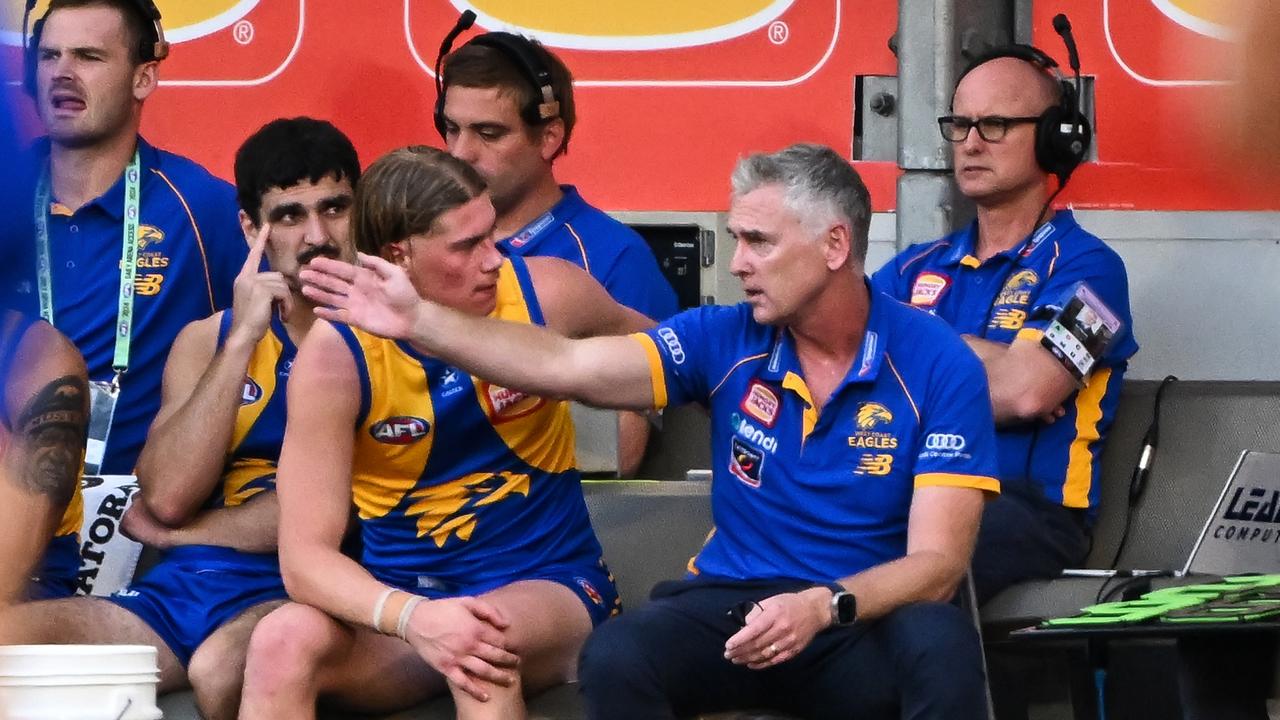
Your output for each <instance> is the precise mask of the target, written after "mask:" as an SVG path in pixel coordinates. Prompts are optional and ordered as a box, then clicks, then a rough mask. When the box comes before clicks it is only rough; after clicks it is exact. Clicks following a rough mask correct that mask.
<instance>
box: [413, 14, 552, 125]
mask: <svg viewBox="0 0 1280 720" xmlns="http://www.w3.org/2000/svg"><path fill="white" fill-rule="evenodd" d="M475 21H476V14H475V13H474V12H472V11H470V10H467V11H465V12H463V13H462V16H461V17H459V18H458V22H457V24H456V25H454V26H453V29H452V30H450V31H449V34H447V35H445V36H444V42H442V43H440V54H438V55H436V109H435V123H436V132H438V133H440V137H442V138H443V137H444V136H445V120H444V98H445V93H446V92H447V91H448V87H446V86H445V83H444V73H442V72H441V67H442V66H443V64H444V58H445V56H446V55H448V54H449V50H450V49H451V48H452V47H453V41H454V40H456V39H457V38H458V36H459V35H461V34H462V33H463V31H465V30H466V29H467V28H469V27H471V26H472V24H474V23H475ZM467 45H480V46H482V47H488V48H493V49H494V50H497V51H498V52H501V53H502V54H503V55H505V56H506V57H507V59H508V60H510V61H511V62H512V63H513V64H514V65H515V66H516V67H517V68H519V69H520V72H521V74H523V75H524V76H525V79H527V80H528V81H529V86H530V87H532V88H533V89H534V93H535V95H534V99H533V102H531V103H529V104H528V105H526V106H525V107H523V108H521V109H520V117H522V118H523V119H524V121H525V122H526V123H528V124H529V125H541V124H542V123H545V122H547V121H548V120H554V119H556V118H558V117H560V98H559V97H557V96H556V90H555V86H554V84H553V83H552V78H551V70H550V69H549V68H548V67H547V62H546V58H545V52H546V51H544V50H541V49H540V48H538V47H537V46H535V45H534V44H533V42H532V41H530V40H529V39H528V38H526V37H523V36H521V35H515V34H513V33H508V32H488V33H485V34H483V35H477V36H475V37H474V38H472V39H471V40H469V41H468V42H467V44H466V45H463V47H466V46H467Z"/></svg>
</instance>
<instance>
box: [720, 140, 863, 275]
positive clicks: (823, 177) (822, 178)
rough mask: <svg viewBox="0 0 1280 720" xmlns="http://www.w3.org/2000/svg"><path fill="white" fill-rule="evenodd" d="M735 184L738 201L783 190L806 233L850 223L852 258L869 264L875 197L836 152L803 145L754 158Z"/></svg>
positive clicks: (742, 164)
mask: <svg viewBox="0 0 1280 720" xmlns="http://www.w3.org/2000/svg"><path fill="white" fill-rule="evenodd" d="M731 182H732V185H733V195H734V197H741V196H743V195H746V194H747V193H749V192H751V191H753V190H757V189H759V188H761V187H764V186H767V185H780V186H782V190H783V195H782V197H783V200H782V202H783V205H784V206H786V208H787V209H788V210H790V211H792V212H793V213H795V214H796V217H797V218H799V220H800V223H801V224H802V225H803V226H804V228H805V229H806V230H808V231H810V232H812V233H814V234H815V235H816V234H819V233H823V232H825V231H826V230H827V229H828V228H830V227H831V226H832V225H838V224H845V225H848V227H849V231H850V235H851V236H852V243H851V244H852V247H851V251H852V255H853V257H854V258H855V259H856V260H857V261H858V262H859V263H863V262H865V261H866V259H867V233H868V231H869V230H870V227H871V194H870V193H869V192H867V186H866V185H864V184H863V182H862V178H861V177H859V176H858V171H857V170H854V169H853V166H852V165H850V164H849V162H848V161H847V160H845V159H844V158H842V157H840V154H839V153H837V152H836V151H835V150H832V149H831V148H829V147H827V146H825V145H816V144H812V143H797V144H795V145H792V146H790V147H787V148H783V149H782V150H779V151H778V152H775V153H756V154H754V155H748V156H747V157H744V158H742V159H741V160H739V161H738V165H737V166H736V167H735V168H734V169H733V177H732V180H731Z"/></svg>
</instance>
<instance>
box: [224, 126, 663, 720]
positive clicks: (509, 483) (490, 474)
mask: <svg viewBox="0 0 1280 720" xmlns="http://www.w3.org/2000/svg"><path fill="white" fill-rule="evenodd" d="M494 220H495V212H494V209H493V205H492V204H491V203H490V202H489V196H488V194H487V193H486V192H485V184H484V180H483V179H481V177H480V176H479V175H478V174H477V173H476V171H475V170H474V169H473V168H472V167H471V166H469V165H468V164H467V163H465V162H462V161H461V160H459V159H457V158H455V157H452V156H450V155H448V154H447V153H445V152H443V151H441V150H437V149H435V148H429V147H424V146H419V147H409V148H403V149H400V150H396V151H394V152H392V153H390V154H388V155H386V156H384V157H382V158H380V159H379V160H378V161H376V162H375V163H373V164H372V165H370V166H369V168H368V169H367V171H366V172H365V175H364V176H363V178H362V179H361V181H360V187H359V188H358V189H357V192H356V209H355V213H354V215H353V232H354V233H355V239H356V243H357V247H359V248H360V249H361V250H362V251H363V252H365V253H368V254H369V255H370V256H373V255H377V256H380V257H382V258H385V262H389V263H395V265H396V266H397V267H401V268H403V269H404V272H406V273H408V276H409V277H411V278H412V281H411V285H410V290H409V292H411V293H413V294H414V297H418V296H419V293H420V294H421V296H422V297H429V298H432V299H433V300H434V301H436V302H439V303H441V304H443V305H447V306H448V307H451V308H454V309H455V310H456V311H458V312H460V313H464V314H466V315H469V316H479V317H484V316H491V317H499V318H504V319H507V320H510V321H512V322H514V323H521V324H525V325H545V326H547V327H548V328H550V329H552V330H554V331H555V332H558V333H563V334H565V335H570V336H584V335H594V334H601V333H608V332H631V331H635V330H638V329H641V328H645V327H649V326H650V325H652V322H651V321H649V320H647V319H646V318H644V317H643V316H642V315H640V314H639V313H637V312H635V311H632V310H630V309H628V308H626V307H624V306H622V305H619V304H617V303H615V302H613V301H612V300H610V298H609V295H608V294H607V293H606V292H605V291H604V289H603V288H601V287H600V286H599V284H597V283H596V282H595V281H594V280H592V279H591V277H590V276H589V275H588V274H587V273H586V272H584V271H583V270H582V269H580V268H578V267H576V266H574V265H573V264H571V263H568V262H565V261H563V260H559V259H555V258H528V259H525V258H520V257H506V258H504V257H503V256H502V255H501V254H500V253H499V252H498V250H497V248H496V246H495V242H494ZM323 261H324V258H321V259H317V260H316V261H315V262H317V263H318V262H323ZM316 312H317V313H319V312H321V309H320V308H319V307H317V308H316ZM289 390H290V391H289V428H288V431H287V432H286V435H285V442H284V450H283V452H282V454H281V456H280V476H279V482H278V488H279V489H278V492H279V495H280V563H281V570H282V571H283V573H284V578H285V584H286V585H287V586H288V588H289V596H290V598H291V599H293V600H294V601H295V603H294V604H290V605H286V606H285V607H283V608H280V609H279V610H277V611H275V612H274V613H272V614H271V615H269V616H267V618H266V619H264V620H263V621H262V623H260V624H259V625H258V627H257V629H256V630H255V631H254V634H253V640H252V643H251V646H250V651H249V663H248V667H247V669H246V672H245V689H244V704H243V717H245V718H269V719H270V720H280V719H283V718H313V717H315V712H316V702H317V699H320V700H321V701H323V702H326V703H328V704H331V705H334V706H337V707H340V708H342V709H344V710H358V711H363V712H375V711H376V712H388V711H392V710H397V709H401V708H404V707H407V706H411V705H414V704H416V703H418V702H421V701H422V700H424V699H426V698H428V697H431V696H434V695H439V694H442V693H445V692H450V693H451V694H452V696H453V700H454V703H455V705H456V707H457V710H458V717H460V718H463V719H464V720H478V719H479V718H494V719H499V718H501V719H502V720H516V719H518V718H522V717H525V715H526V709H525V705H524V700H523V696H524V695H525V694H531V693H536V692H539V691H540V690H542V689H544V688H546V687H548V686H550V685H554V684H558V683H562V682H565V681H566V680H569V679H572V678H573V677H574V676H575V667H576V659H577V656H578V651H579V649H580V648H581V646H582V642H583V641H584V640H585V639H586V637H587V634H588V633H589V632H591V629H592V627H593V626H596V625H598V624H599V623H601V622H603V621H604V620H605V619H606V618H608V617H609V616H610V615H611V614H613V613H615V612H617V610H618V601H617V591H616V589H615V588H614V584H613V578H612V577H611V576H610V575H609V571H608V569H607V568H606V567H605V565H604V560H603V558H602V557H601V549H600V544H599V542H598V541H597V540H596V537H595V534H594V532H593V531H592V529H591V522H590V519H589V518H588V516H587V508H586V502H585V500H584V499H583V496H582V488H581V485H580V482H579V478H578V472H577V470H576V469H575V468H574V440H573V424H572V421H571V419H570V417H569V409H568V407H567V404H566V403H564V402H560V401H557V400H553V399H548V398H544V397H539V396H535V395H531V394H528V393H526V392H523V391H520V390H519V389H516V388H513V387H512V386H502V385H497V384H494V383H490V382H485V381H483V380H481V379H479V378H476V377H473V376H471V375H469V374H467V373H466V372H465V371H463V370H460V369H458V368H457V367H456V366H453V365H451V364H450V363H448V362H444V361H442V360H440V359H439V358H437V357H434V356H432V355H431V354H427V353H424V352H422V351H421V350H420V349H419V348H417V347H415V346H413V345H410V344H408V343H404V342H396V341H391V340H386V339H383V338H379V337H376V336H374V335H370V334H368V333H366V332H363V331H360V330H357V329H355V328H351V327H347V326H345V325H339V324H329V323H317V324H316V326H315V327H314V328H313V329H312V331H311V333H310V334H309V335H308V336H307V341H306V343H305V344H304V345H303V346H302V348H301V349H300V350H299V353H298V362H297V365H296V366H295V367H294V374H293V380H292V382H291V384H290V389H289ZM553 397H554V396H553ZM353 505H354V508H355V511H356V516H357V521H358V525H359V528H360V534H361V538H362V541H363V548H364V549H363V555H362V556H361V558H360V559H359V560H358V561H357V560H355V559H352V558H349V557H347V556H345V555H343V554H342V552H341V551H340V550H339V545H340V543H341V541H342V537H343V534H344V532H345V530H346V528H347V521H348V518H349V517H350V514H351V510H352V506H353Z"/></svg>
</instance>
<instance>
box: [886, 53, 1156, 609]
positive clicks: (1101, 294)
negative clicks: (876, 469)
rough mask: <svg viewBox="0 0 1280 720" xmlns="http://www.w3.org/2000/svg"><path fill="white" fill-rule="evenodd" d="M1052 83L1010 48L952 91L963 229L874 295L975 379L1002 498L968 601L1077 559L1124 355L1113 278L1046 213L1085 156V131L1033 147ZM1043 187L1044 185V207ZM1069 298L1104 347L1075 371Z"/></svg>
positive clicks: (1106, 255) (1052, 128)
mask: <svg viewBox="0 0 1280 720" xmlns="http://www.w3.org/2000/svg"><path fill="white" fill-rule="evenodd" d="M1054 73H1056V64H1055V63H1054V62H1053V60H1052V59H1050V58H1049V57H1048V56H1047V55H1045V54H1044V53H1043V52H1041V51H1039V50H1036V49H1034V48H1030V47H1027V46H1015V47H1012V48H1002V49H1000V50H997V51H994V52H992V53H991V54H989V55H987V56H985V57H983V58H980V59H979V60H978V61H976V62H975V63H974V64H972V65H971V66H970V67H969V68H968V69H967V70H966V71H965V72H964V73H963V74H962V75H961V77H960V81H959V83H958V84H957V86H956V89H955V94H954V95H953V97H952V114H951V115H948V116H945V117H942V118H939V120H938V124H939V127H940V128H941V131H942V135H943V137H944V138H946V139H947V140H948V141H950V142H951V143H952V149H953V153H954V165H955V179H956V184H957V185H958V186H959V188H960V191H961V192H962V193H964V195H965V196H966V197H968V198H970V199H972V200H973V201H974V203H975V204H976V205H977V219H976V220H975V221H974V222H973V223H971V224H970V225H969V226H968V227H966V228H963V229H961V230H958V231H956V232H954V233H952V234H950V235H948V236H946V237H944V238H942V239H940V240H937V241H935V242H931V243H925V244H921V245H917V246H914V247H911V248H908V249H907V250H906V251H904V252H903V253H901V254H899V255H898V256H897V257H895V258H894V259H893V260H891V261H890V262H889V263H888V264H887V265H886V266H885V267H884V268H882V269H881V270H880V271H879V272H877V273H876V274H875V276H874V277H873V279H872V284H873V286H874V287H875V288H876V289H877V290H879V291H881V292H885V293H888V294H889V295H892V296H894V297H896V298H897V299H899V300H901V301H903V302H907V303H910V304H912V305H914V306H916V307H919V308H921V309H924V310H926V311H927V312H930V313H932V314H935V315H938V316H939V317H941V318H943V319H945V320H946V321H947V322H948V323H950V324H951V325H952V326H953V327H954V328H955V329H956V330H957V331H958V332H960V333H961V334H962V336H963V337H964V339H965V341H966V342H967V343H968V344H969V347H970V348H972V349H973V351H974V352H975V353H977V355H978V357H979V358H981V359H982V362H983V365H984V366H985V368H986V371H987V378H988V381H989V384H990V388H991V404H992V408H993V410H994V411H995V420H996V425H997V429H998V432H997V444H998V448H999V455H1000V482H1001V486H1002V487H1003V489H1004V492H1003V493H1002V494H1001V496H1000V498H999V499H998V500H995V501H993V502H990V503H988V504H987V506H986V508H985V510H984V513H983V519H982V526H981V531H980V533H979V537H978V546H977V550H976V552H975V554H974V560H973V577H974V580H975V583H976V586H977V592H978V598H979V601H985V600H987V599H989V598H991V597H992V596H994V595H995V594H996V593H997V592H999V591H1000V590H1001V589H1003V588H1005V587H1007V586H1009V585H1012V584H1013V583H1015V582H1018V581H1021V580H1027V579H1032V578H1049V577H1054V576H1056V575H1057V574H1059V573H1060V572H1061V570H1062V569H1063V568H1064V567H1070V566H1073V565H1077V564H1079V563H1080V562H1082V561H1083V560H1084V559H1085V556H1086V555H1087V554H1088V551H1089V543H1090V534H1091V527H1092V523H1093V519H1094V517H1095V515H1096V511H1097V504H1098V500H1099V495H1100V493H1099V487H1098V482H1097V481H1098V472H1099V470H1100V463H1099V457H1100V455H1101V453H1102V447H1103V441H1104V439H1105V438H1106V435H1107V431H1108V430H1109V429H1110V427H1111V423H1112V420H1113V419H1114V417H1115V411H1116V405H1117V403H1118V401H1119V398H1120V385H1121V379H1122V376H1123V375H1124V371H1125V367H1126V364H1127V361H1128V358H1129V357H1130V356H1132V355H1133V354H1134V353H1135V352H1137V349H1138V346H1137V343H1136V342H1135V341H1134V337H1133V333H1132V331H1131V327H1132V322H1131V320H1130V315H1129V291H1128V280H1127V278H1126V275H1125V269H1124V263H1123V262H1122V261H1121V259H1120V257H1119V256H1118V255H1117V254H1116V253H1115V252H1114V251H1113V250H1111V248H1109V247H1107V246H1106V245H1105V244H1104V243H1103V242H1102V241H1101V240H1099V239H1098V238H1097V237H1095V236H1093V235H1091V234H1090V233H1088V232H1087V231H1085V230H1084V229H1083V228H1081V227H1080V225H1078V224H1077V223H1076V220H1075V218H1074V217H1073V216H1072V213H1071V211H1070V210H1059V211H1057V212H1054V211H1053V210H1052V206H1051V204H1052V201H1053V199H1054V197H1055V196H1056V195H1057V193H1058V192H1059V191H1061V189H1062V186H1063V185H1064V184H1065V182H1066V179H1067V177H1069V176H1070V173H1071V170H1073V169H1074V168H1075V166H1076V165H1077V164H1079V161H1080V159H1081V158H1082V157H1083V154H1084V151H1085V149H1087V143H1088V137H1087V128H1086V129H1085V130H1084V133H1085V138H1084V143H1085V147H1084V148H1079V147H1077V148H1074V151H1075V155H1074V157H1072V158H1068V159H1066V160H1064V159H1063V157H1062V152H1061V151H1060V150H1055V149H1054V148H1052V147H1049V146H1050V145H1051V143H1050V140H1052V139H1055V138H1051V137H1046V135H1054V133H1055V132H1066V131H1065V130H1063V129H1061V123H1060V122H1059V121H1058V118H1066V119H1069V120H1071V119H1074V117H1075V116H1074V115H1073V113H1074V112H1075V98H1074V93H1073V91H1072V90H1071V89H1070V86H1069V85H1067V84H1065V83H1063V82H1061V79H1060V76H1055V74H1054ZM1046 116H1048V118H1046ZM1046 119H1048V120H1052V122H1046V121H1045V120H1046ZM1080 122H1081V123H1083V120H1081V121H1080ZM1070 137H1071V136H1070V135H1068V139H1069V138H1070ZM1068 152H1070V151H1068ZM1055 153H1057V155H1056V156H1055ZM1050 175H1057V177H1058V181H1057V183H1056V185H1057V187H1056V188H1055V189H1053V192H1052V194H1051V193H1050V189H1051V187H1053V185H1054V183H1051V182H1050V178H1049V176H1050ZM1082 287H1083V288H1085V289H1084V290H1081V288H1082ZM1082 295H1083V296H1085V297H1087V298H1091V301H1092V302H1093V303H1094V304H1092V305H1090V304H1087V303H1086V305H1085V307H1084V308H1083V309H1081V310H1079V312H1093V313H1097V314H1098V316H1100V317H1104V318H1108V319H1109V320H1110V321H1111V325H1110V326H1109V327H1108V328H1107V330H1108V332H1114V333H1115V337H1114V338H1108V342H1107V344H1106V345H1105V347H1103V348H1102V351H1101V352H1096V353H1095V355H1096V357H1084V358H1083V359H1082V358H1079V357H1077V358H1075V359H1077V360H1081V362H1080V363H1078V364H1075V363H1073V362H1072V353H1071V352H1070V351H1062V350H1060V349H1059V348H1057V347H1052V346H1051V345H1052V342H1051V341H1052V338H1053V337H1054V336H1055V332H1056V329H1057V328H1060V327H1063V325H1056V324H1055V321H1056V320H1057V319H1058V316H1059V315H1062V314H1063V313H1064V311H1063V308H1066V307H1068V301H1069V300H1072V299H1073V298H1076V297H1080V296H1082ZM1064 322H1065V318H1064ZM1046 335H1048V339H1046ZM1078 340H1079V341H1080V343H1081V344H1082V345H1083V344H1087V343H1089V342H1093V341H1092V339H1090V338H1078ZM1067 341H1068V342H1070V341H1071V339H1070V338H1067ZM1090 346H1091V347H1096V343H1095V344H1093V345H1090Z"/></svg>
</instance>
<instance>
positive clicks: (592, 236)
mask: <svg viewBox="0 0 1280 720" xmlns="http://www.w3.org/2000/svg"><path fill="white" fill-rule="evenodd" d="M560 189H561V190H562V191H564V197H563V198H561V199H560V202H558V203H556V204H555V206H553V207H552V208H551V209H550V210H548V211H547V212H545V213H543V214H542V215H541V216H539V217H538V219H536V220H534V221H533V222H531V223H529V224H528V225H526V226H525V227H524V229H522V230H521V231H520V232H518V233H516V234H515V235H512V236H511V237H509V238H506V239H505V240H502V241H500V242H499V243H498V249H499V250H501V251H502V252H503V253H504V254H506V255H519V256H524V257H558V258H560V259H562V260H568V261H569V262H571V263H573V264H575V265H577V266H578V267H580V268H582V269H584V270H586V271H587V272H589V273H591V276H592V277H594V278H595V279H596V281H597V282H599V283H600V284H601V285H603V286H604V289H605V290H607V291H608V292H609V294H610V295H611V296H613V299H614V300H616V301H618V303H619V304H622V305H626V306H627V307H629V308H631V309H632V310H635V311H636V312H639V313H643V314H644V315H646V316H648V317H650V318H653V319H654V320H661V319H663V318H668V317H671V316H672V315H674V314H675V312H676V310H678V309H679V305H678V303H677V301H676V292H675V290H672V289H671V283H669V282H667V278H666V277H664V276H663V274H662V270H660V269H659V268H658V261H657V260H656V259H655V258H654V257H653V251H652V250H650V249H649V245H648V243H646V242H645V241H644V238H642V237H640V234H639V233H637V232H636V231H635V230H632V229H631V228H629V227H627V226H626V225H624V224H622V223H620V222H618V221H617V220H614V219H613V218H611V217H609V216H608V215H606V214H605V213H603V212H601V211H599V210H597V209H596V208H594V207H592V206H591V205H588V204H587V201H586V200H583V199H582V196H581V195H579V194H578V190H577V188H575V187H573V186H572V185H561V186H560Z"/></svg>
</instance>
